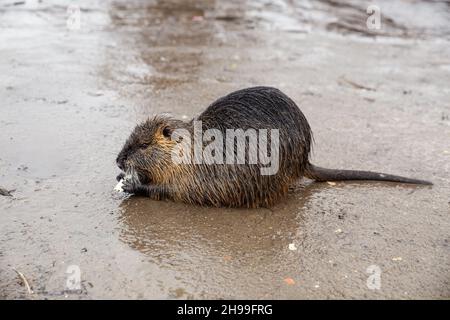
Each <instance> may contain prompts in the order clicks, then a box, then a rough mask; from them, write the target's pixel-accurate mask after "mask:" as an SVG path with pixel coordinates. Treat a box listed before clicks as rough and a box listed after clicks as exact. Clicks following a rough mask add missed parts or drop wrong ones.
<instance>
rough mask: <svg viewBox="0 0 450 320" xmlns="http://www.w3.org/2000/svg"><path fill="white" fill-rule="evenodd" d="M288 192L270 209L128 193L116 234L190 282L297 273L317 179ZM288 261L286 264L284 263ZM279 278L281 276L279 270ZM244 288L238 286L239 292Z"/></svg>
mask: <svg viewBox="0 0 450 320" xmlns="http://www.w3.org/2000/svg"><path fill="white" fill-rule="evenodd" d="M298 188H301V189H302V190H295V191H294V192H291V194H290V195H289V196H288V198H287V199H286V200H285V201H284V202H282V203H280V204H279V205H277V206H276V207H274V208H272V209H258V210H247V209H227V208H223V209H217V208H205V207H196V206H189V205H186V204H182V203H173V202H162V201H151V200H149V199H146V198H138V197H131V198H128V199H126V200H124V201H123V202H122V204H121V206H120V211H121V216H120V222H121V224H122V227H121V235H120V239H121V240H122V241H123V242H124V243H126V244H128V245H129V246H130V247H131V248H133V249H135V250H138V251H139V252H141V253H143V254H144V255H145V256H146V257H147V258H148V259H149V261H150V262H151V263H154V264H156V265H158V266H159V267H161V268H163V269H164V268H166V269H170V270H172V271H175V272H176V273H177V274H178V275H179V277H180V278H181V279H189V280H186V282H187V285H186V286H187V287H189V284H195V283H197V284H201V283H203V284H204V283H205V282H206V283H211V285H214V284H217V285H219V286H223V285H229V284H231V283H233V285H234V286H236V288H238V287H239V286H240V285H243V284H244V283H246V282H247V283H248V282H252V281H256V282H259V281H261V279H265V281H274V280H276V281H275V282H277V283H279V281H280V278H278V277H277V278H276V279H274V275H276V274H280V273H281V274H289V275H292V274H295V273H296V271H295V270H296V269H297V268H298V267H299V263H298V257H297V255H295V254H293V252H292V251H289V249H288V245H289V243H292V242H294V239H295V242H296V244H297V246H299V250H301V242H302V229H303V227H302V224H303V215H302V212H303V208H304V206H305V203H306V202H307V201H308V198H309V197H310V195H311V194H312V193H314V192H315V191H316V190H317V189H321V188H323V186H321V185H318V184H311V185H308V186H306V187H304V186H300V187H298ZM288 266H289V267H288ZM279 277H281V279H282V277H283V276H282V275H280V276H279ZM241 292H242V291H241Z"/></svg>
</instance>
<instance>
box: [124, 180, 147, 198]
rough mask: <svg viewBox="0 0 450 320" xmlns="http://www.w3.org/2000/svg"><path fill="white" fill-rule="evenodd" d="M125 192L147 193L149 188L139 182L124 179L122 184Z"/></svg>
mask: <svg viewBox="0 0 450 320" xmlns="http://www.w3.org/2000/svg"><path fill="white" fill-rule="evenodd" d="M122 190H123V192H126V193H132V194H135V195H145V194H146V190H147V188H146V187H145V186H144V185H142V184H139V183H136V182H132V181H129V180H124V181H123V185H122Z"/></svg>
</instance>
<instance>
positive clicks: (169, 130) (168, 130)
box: [163, 127, 172, 138]
mask: <svg viewBox="0 0 450 320" xmlns="http://www.w3.org/2000/svg"><path fill="white" fill-rule="evenodd" d="M163 135H164V137H166V138H170V136H171V135H172V128H170V127H164V129H163Z"/></svg>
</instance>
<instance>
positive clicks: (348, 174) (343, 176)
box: [305, 164, 432, 185]
mask: <svg viewBox="0 0 450 320" xmlns="http://www.w3.org/2000/svg"><path fill="white" fill-rule="evenodd" d="M305 176H306V177H307V178H309V179H313V180H316V181H339V180H376V181H392V182H401V183H413V184H425V185H432V183H431V182H429V181H424V180H417V179H410V178H405V177H400V176H394V175H391V174H385V173H379V172H371V171H359V170H338V169H326V168H321V167H316V166H314V165H312V164H308V166H307V168H306V171H305Z"/></svg>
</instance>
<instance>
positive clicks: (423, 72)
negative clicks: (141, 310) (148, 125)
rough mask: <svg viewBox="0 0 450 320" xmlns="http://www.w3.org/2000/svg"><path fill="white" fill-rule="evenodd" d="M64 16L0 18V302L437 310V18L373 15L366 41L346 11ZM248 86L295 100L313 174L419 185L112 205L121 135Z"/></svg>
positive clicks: (444, 113)
mask: <svg viewBox="0 0 450 320" xmlns="http://www.w3.org/2000/svg"><path fill="white" fill-rule="evenodd" d="M69 3H72V2H69V1H53V2H50V1H47V0H42V1H41V2H38V1H34V2H32V1H23V2H22V1H13V0H10V1H9V0H8V1H2V2H1V4H0V98H1V99H0V101H1V103H0V128H1V134H0V187H2V188H4V189H6V190H14V191H13V192H12V196H0V298H7V299H13V298H25V299H47V298H49V299H98V298H127V299H128V298H139V299H140V298H151V299H152V298H162V299H166V298H169V299H177V298H194V299H202V298H256V299H263V298H275V299H280V298H281V299H309V298H346V299H347V298H363V299H365V298H375V299H390V298H399V299H416V298H426V299H428V298H450V249H449V241H450V238H449V231H450V220H449V214H450V86H449V84H450V46H449V41H450V23H449V21H450V6H449V4H448V3H445V2H442V1H395V2H393V3H391V1H387V0H385V1H379V2H377V3H376V4H378V5H379V7H380V9H381V17H382V21H381V23H382V25H381V27H382V28H381V29H380V30H375V31H371V30H368V29H367V27H366V19H367V14H366V12H365V10H366V8H367V6H368V5H369V4H373V3H375V2H366V1H351V2H348V1H343V0H342V1H338V0H333V1H331V0H328V1H325V0H324V1H302V2H296V1H288V0H277V1H274V2H271V1H263V0H249V1H214V0H198V1H194V0H190V1H181V0H180V1H175V0H171V1H150V0H148V1H97V2H96V1H79V2H77V3H78V4H79V5H80V6H81V24H80V28H79V29H76V28H75V30H71V29H73V26H74V25H73V24H70V25H69V27H70V28H68V27H67V18H68V13H67V7H68V5H69ZM394 3H395V4H394ZM253 85H271V86H275V87H278V88H280V89H281V90H282V91H284V92H285V93H287V94H288V95H289V96H291V97H292V98H293V99H294V100H295V101H296V102H297V103H298V104H299V106H300V107H301V109H302V110H303V112H304V114H305V115H306V117H307V118H308V120H309V122H310V124H311V127H312V130H313V132H314V137H315V146H314V152H313V155H312V161H313V162H314V163H316V164H318V165H321V166H328V167H342V168H355V169H356V168H359V169H372V170H379V171H385V172H389V173H395V174H401V175H405V176H411V177H417V178H422V179H429V180H431V181H433V182H434V186H432V187H417V186H407V185H399V184H394V183H371V182H370V183H337V184H335V185H331V184H327V183H312V182H310V181H301V182H299V184H298V185H297V186H294V187H293V188H292V190H291V192H290V194H289V197H288V198H287V199H286V200H285V201H283V202H281V203H279V204H278V205H276V206H275V207H273V208H271V209H260V210H244V209H240V210H237V209H213V208H199V207H194V206H188V205H184V204H176V203H171V202H156V201H151V200H148V199H144V198H137V197H131V198H127V197H124V196H123V195H119V194H116V193H114V192H113V191H112V189H113V187H114V185H115V183H116V181H115V176H116V174H117V173H118V172H119V171H118V168H117V167H116V166H115V163H114V160H115V157H116V154H117V152H118V151H119V150H120V148H121V146H122V144H123V142H124V140H125V138H126V137H127V135H128V134H129V132H130V130H131V129H132V128H133V126H134V125H135V124H136V123H137V122H138V121H140V120H143V119H145V118H146V117H148V116H149V115H151V114H155V113H160V112H170V113H172V114H173V115H174V116H176V117H180V118H183V119H185V118H189V117H192V116H193V115H195V114H196V113H198V112H199V111H201V110H202V109H203V108H205V107H206V106H207V105H208V104H209V103H211V102H212V101H213V100H215V99H216V98H218V97H219V96H221V95H224V94H226V93H228V92H230V91H233V90H236V89H239V88H243V87H248V86H253ZM292 244H293V245H292ZM291 249H296V250H291ZM69 266H76V267H69ZM371 266H372V267H371ZM373 266H375V267H373ZM73 268H75V269H73ZM77 268H79V271H80V277H81V287H80V288H79V289H77V288H75V289H74V288H73V287H70V286H69V287H68V286H67V282H68V280H70V279H73V277H74V276H75V277H76V274H75V273H73V274H70V272H73V270H77ZM368 268H369V272H373V270H379V271H380V272H381V274H380V275H381V278H380V279H381V283H380V287H379V288H378V289H377V288H375V287H374V286H367V280H368V277H369V276H370V275H371V273H368ZM377 268H379V269H377ZM14 270H17V271H18V272H20V273H21V274H23V275H24V277H25V278H26V279H27V281H28V282H29V284H30V286H31V289H32V290H33V293H32V294H30V293H28V292H27V288H26V286H25V285H24V283H23V280H21V279H20V277H19V276H18V275H17V273H16V272H15V271H14ZM370 279H373V278H370ZM69 289H73V290H69Z"/></svg>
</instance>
